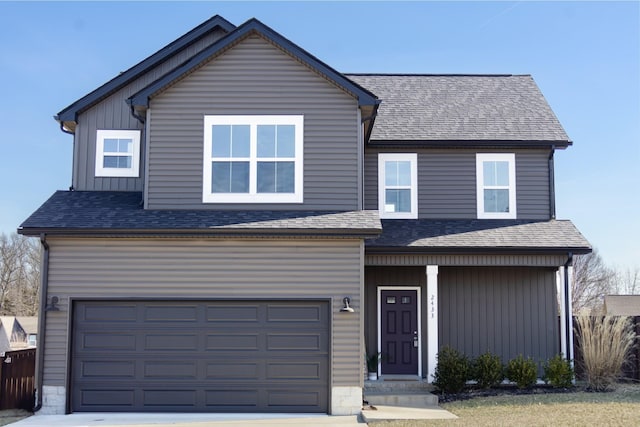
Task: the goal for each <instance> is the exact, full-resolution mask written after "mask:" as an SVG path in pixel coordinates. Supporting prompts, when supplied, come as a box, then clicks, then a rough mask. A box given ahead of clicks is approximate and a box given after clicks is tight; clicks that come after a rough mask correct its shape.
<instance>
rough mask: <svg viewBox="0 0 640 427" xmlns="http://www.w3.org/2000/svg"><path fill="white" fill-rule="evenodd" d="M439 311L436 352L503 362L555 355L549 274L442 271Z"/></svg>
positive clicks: (553, 301)
mask: <svg viewBox="0 0 640 427" xmlns="http://www.w3.org/2000/svg"><path fill="white" fill-rule="evenodd" d="M438 310H439V316H438V322H439V323H438V337H439V346H440V348H442V347H443V346H451V347H453V348H455V349H456V350H458V351H460V352H461V353H463V354H465V355H467V356H469V357H477V356H478V355H480V354H482V353H484V352H487V351H490V352H492V353H493V354H497V355H499V356H500V357H501V358H502V361H503V362H504V363H506V362H507V361H509V360H510V359H513V358H514V357H516V356H517V355H519V354H523V355H524V356H525V357H531V358H533V360H535V361H536V362H539V361H544V360H546V359H549V358H550V357H552V356H554V355H556V354H557V353H558V352H559V339H558V329H559V328H558V303H557V297H556V282H555V270H554V269H550V268H547V269H544V268H465V267H456V268H452V267H449V268H441V269H439V272H438ZM539 373H542V372H541V370H539Z"/></svg>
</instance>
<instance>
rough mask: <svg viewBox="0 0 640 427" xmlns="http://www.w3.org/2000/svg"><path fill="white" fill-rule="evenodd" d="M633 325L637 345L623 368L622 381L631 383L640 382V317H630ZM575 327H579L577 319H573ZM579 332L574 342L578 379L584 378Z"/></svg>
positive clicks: (575, 334)
mask: <svg viewBox="0 0 640 427" xmlns="http://www.w3.org/2000/svg"><path fill="white" fill-rule="evenodd" d="M629 317H630V320H631V323H632V325H633V330H634V331H635V332H636V341H635V345H634V346H633V348H632V349H631V352H630V353H629V356H627V361H626V363H625V365H624V366H623V368H622V379H623V380H629V381H640V316H635V317H634V316H629ZM573 326H574V327H577V322H576V317H575V316H574V317H573ZM578 335H579V331H575V332H574V340H573V356H574V359H575V363H574V365H575V370H576V377H578V378H583V371H582V353H581V352H580V348H579V343H578V340H579V337H578Z"/></svg>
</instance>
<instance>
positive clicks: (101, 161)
mask: <svg viewBox="0 0 640 427" xmlns="http://www.w3.org/2000/svg"><path fill="white" fill-rule="evenodd" d="M95 175H96V176H97V177H135V178H137V177H138V176H140V131H139V130H98V131H97V132H96V170H95Z"/></svg>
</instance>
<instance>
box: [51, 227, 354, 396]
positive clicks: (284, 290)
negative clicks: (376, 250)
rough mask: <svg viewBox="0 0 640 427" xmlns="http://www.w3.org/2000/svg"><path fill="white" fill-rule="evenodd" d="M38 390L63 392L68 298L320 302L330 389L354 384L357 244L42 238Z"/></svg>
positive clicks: (342, 241) (263, 240)
mask: <svg viewBox="0 0 640 427" xmlns="http://www.w3.org/2000/svg"><path fill="white" fill-rule="evenodd" d="M49 245H50V247H51V252H50V266H49V291H48V292H49V295H55V296H58V298H60V304H59V306H60V310H61V311H59V312H49V313H47V330H46V334H45V339H46V347H45V348H46V353H45V370H44V384H45V385H51V386H64V385H65V384H66V375H67V372H66V371H67V368H66V367H67V340H68V336H67V334H68V330H69V326H68V320H69V299H70V298H79V299H99V298H109V299H117V298H124V299H126V298H138V299H154V298H170V299H178V300H179V299H205V300H206V299H223V298H226V299H279V298H285V299H286V298H288V299H291V298H293V299H304V298H308V299H323V298H330V299H331V301H332V304H331V313H332V320H331V323H332V332H331V340H332V356H331V369H332V371H331V372H332V384H333V385H337V386H355V387H358V386H361V385H362V383H361V381H362V376H361V372H362V356H361V355H362V352H361V349H362V334H363V331H362V330H361V329H360V325H359V322H357V319H356V318H354V317H353V316H352V315H351V316H349V315H345V314H344V313H342V314H341V313H339V310H340V307H342V298H344V297H345V296H350V297H351V298H352V305H353V306H354V307H355V309H356V311H358V310H360V307H362V300H361V289H362V283H363V277H362V263H363V260H362V257H363V256H362V247H361V245H362V244H361V241H359V240H268V239H261V240H214V239H212V240H199V241H193V240H186V239H185V240H179V239H176V240H173V239H171V240H169V239H165V240H163V239H94V240H82V239H50V240H49Z"/></svg>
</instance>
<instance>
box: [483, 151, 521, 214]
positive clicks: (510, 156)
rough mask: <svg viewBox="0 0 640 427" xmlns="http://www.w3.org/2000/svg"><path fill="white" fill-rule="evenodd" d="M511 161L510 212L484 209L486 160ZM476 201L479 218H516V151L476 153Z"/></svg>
mask: <svg viewBox="0 0 640 427" xmlns="http://www.w3.org/2000/svg"><path fill="white" fill-rule="evenodd" d="M487 161H488V162H508V163H509V212H485V211H484V168H483V163H484V162H487ZM476 201H477V209H478V219H515V218H517V217H518V216H517V210H516V155H515V153H476Z"/></svg>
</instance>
